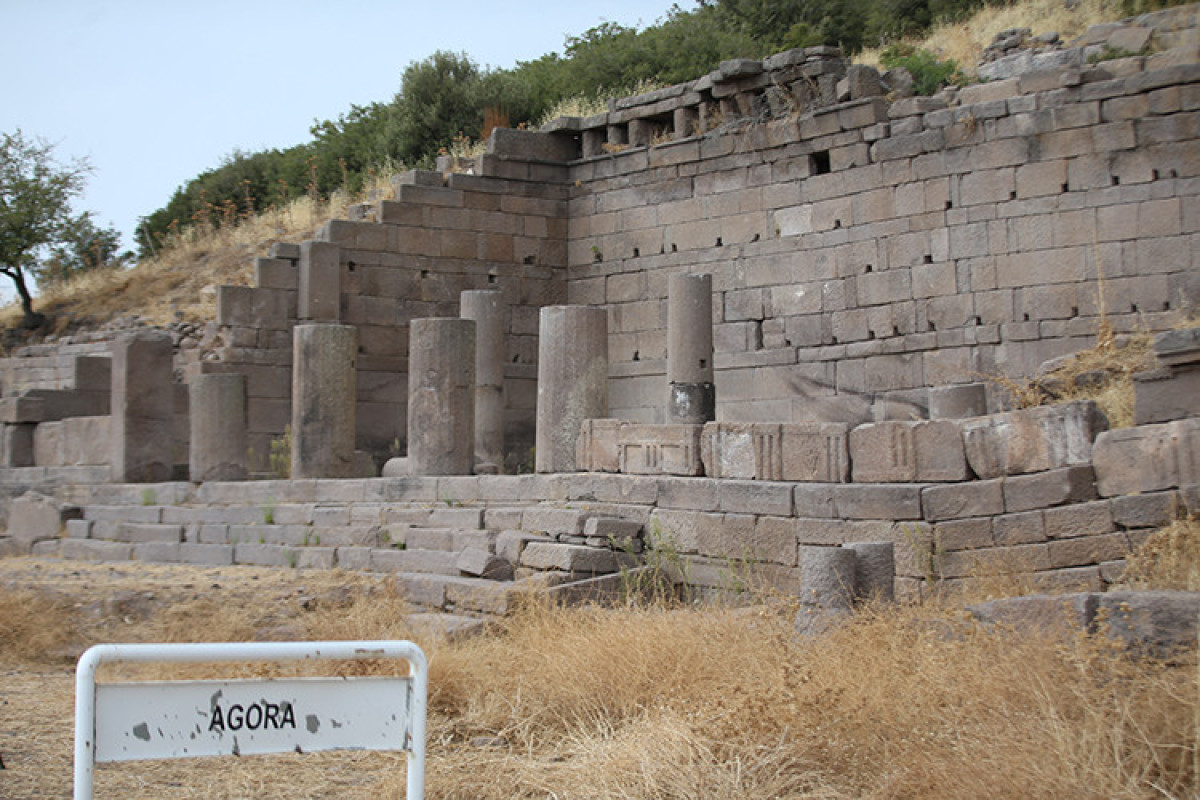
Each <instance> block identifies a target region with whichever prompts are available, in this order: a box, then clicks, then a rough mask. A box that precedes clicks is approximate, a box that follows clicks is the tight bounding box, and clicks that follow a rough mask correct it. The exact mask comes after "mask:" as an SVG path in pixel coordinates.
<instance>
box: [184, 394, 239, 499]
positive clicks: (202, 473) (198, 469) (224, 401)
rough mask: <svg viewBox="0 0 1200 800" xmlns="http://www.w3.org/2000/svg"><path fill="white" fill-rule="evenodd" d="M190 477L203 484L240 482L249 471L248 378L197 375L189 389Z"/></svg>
mask: <svg viewBox="0 0 1200 800" xmlns="http://www.w3.org/2000/svg"><path fill="white" fill-rule="evenodd" d="M188 410H189V414H188V416H189V419H190V421H191V439H190V442H189V447H188V457H189V459H190V461H189V469H188V472H189V475H190V477H191V479H192V480H193V481H195V482H197V483H200V482H203V481H240V480H245V478H246V475H247V474H248V472H249V461H250V460H249V454H248V452H247V450H246V420H247V417H246V377H245V376H244V375H237V374H233V373H210V374H205V375H197V376H196V377H195V379H194V380H193V381H192V383H191V385H190V387H189V401H188Z"/></svg>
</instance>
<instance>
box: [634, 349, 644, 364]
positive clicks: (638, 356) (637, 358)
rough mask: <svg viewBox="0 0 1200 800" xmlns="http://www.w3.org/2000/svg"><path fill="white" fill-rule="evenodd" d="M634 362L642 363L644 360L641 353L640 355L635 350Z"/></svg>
mask: <svg viewBox="0 0 1200 800" xmlns="http://www.w3.org/2000/svg"><path fill="white" fill-rule="evenodd" d="M633 360H634V361H641V360H642V355H641V353H639V352H638V351H637V350H634V351H633Z"/></svg>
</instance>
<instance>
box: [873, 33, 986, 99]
mask: <svg viewBox="0 0 1200 800" xmlns="http://www.w3.org/2000/svg"><path fill="white" fill-rule="evenodd" d="M879 63H880V64H882V65H883V66H884V67H886V68H887V69H896V68H898V67H903V68H905V69H907V70H908V71H909V72H910V73H912V76H913V91H914V92H916V93H917V94H919V95H931V94H933V93H934V92H936V91H937V90H938V89H941V88H942V87H943V86H961V85H962V84H964V83H965V82H966V77H965V76H964V75H963V74H962V71H961V70H960V69H959V68H958V64H956V63H955V62H954V61H952V60H950V59H946V60H945V61H943V60H941V59H939V58H938V57H937V55H936V54H934V53H931V52H930V51H928V50H918V49H917V48H916V47H914V46H913V45H910V44H894V45H890V46H889V47H886V48H884V50H883V52H882V53H880V54H879Z"/></svg>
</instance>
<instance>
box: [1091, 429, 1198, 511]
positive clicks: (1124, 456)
mask: <svg viewBox="0 0 1200 800" xmlns="http://www.w3.org/2000/svg"><path fill="white" fill-rule="evenodd" d="M1093 457H1094V465H1095V470H1096V487H1097V489H1098V490H1099V492H1100V495H1101V496H1102V497H1116V496H1119V495H1126V494H1139V493H1144V492H1157V491H1162V490H1164V489H1173V488H1176V487H1179V486H1188V485H1191V484H1195V483H1200V419H1187V420H1177V421H1175V422H1168V423H1162V424H1159V425H1142V426H1139V427H1136V428H1123V429H1121V430H1115V431H1107V432H1105V433H1102V434H1100V436H1098V437H1097V438H1096V445H1095V447H1094V448H1093Z"/></svg>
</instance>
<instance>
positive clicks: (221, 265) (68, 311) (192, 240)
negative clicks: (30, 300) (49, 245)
mask: <svg viewBox="0 0 1200 800" xmlns="http://www.w3.org/2000/svg"><path fill="white" fill-rule="evenodd" d="M391 177H392V176H391V175H385V174H380V175H378V176H376V177H375V179H374V181H373V183H372V184H371V185H369V186H368V187H367V188H366V189H364V191H363V193H361V194H360V195H357V196H354V197H351V196H350V195H348V194H346V193H345V192H340V191H339V192H335V193H334V194H333V195H332V196H331V197H329V198H328V199H320V198H313V197H310V196H307V195H306V196H302V197H299V198H297V199H296V200H293V201H292V202H291V203H289V204H288V205H286V206H284V207H279V208H273V209H270V210H268V211H266V212H264V213H262V214H257V215H253V216H238V217H233V218H228V219H224V220H223V221H222V224H220V225H214V224H213V223H212V221H204V220H202V221H201V222H200V223H198V224H197V225H195V226H194V227H191V228H188V229H185V230H183V231H181V232H179V233H177V234H174V235H172V236H169V237H168V238H167V239H166V241H164V242H161V243H160V244H159V246H158V248H157V252H156V255H155V256H154V257H151V258H147V259H143V260H142V261H140V262H139V263H138V264H137V265H136V266H134V267H133V268H131V269H128V270H119V271H113V270H101V271H97V272H91V273H84V274H83V275H80V276H79V277H77V278H74V279H72V280H69V281H66V282H64V283H61V284H56V285H53V286H50V287H48V288H46V289H45V290H44V291H42V292H40V294H39V296H38V298H37V299H36V300H35V303H34V307H35V308H37V309H38V310H40V311H43V312H45V313H47V314H48V315H49V316H51V317H52V318H53V320H54V323H55V324H56V326H57V327H56V329H55V331H54V332H56V333H64V332H67V331H69V330H74V329H78V328H85V327H89V326H97V325H101V324H104V323H106V322H109V321H110V320H113V319H116V318H121V317H129V316H136V317H138V318H140V319H142V320H144V321H146V322H147V323H149V324H152V325H166V324H168V323H171V322H176V321H180V320H186V321H189V322H206V321H208V320H211V319H213V318H214V317H215V316H216V302H217V294H216V288H217V286H222V285H228V286H249V285H252V284H253V281H254V259H255V258H257V257H261V256H265V255H266V254H267V250H268V248H269V247H270V246H271V245H272V244H274V243H275V242H300V241H303V240H305V239H311V238H313V236H314V235H315V234H316V232H317V231H318V230H319V229H320V227H321V226H322V225H324V224H325V222H327V221H328V220H330V219H337V218H344V217H345V215H346V209H347V207H348V206H349V205H351V204H352V203H355V202H359V201H361V200H362V199H364V198H365V197H372V198H376V199H379V198H383V199H386V198H388V197H391V191H392V189H391ZM215 216H216V215H214V217H213V219H215ZM20 316H21V312H20V308H19V307H17V306H16V305H15V304H14V305H10V306H7V307H5V308H3V309H0V326H2V327H9V328H11V327H13V326H14V325H16V324H17V322H18V321H19V320H20Z"/></svg>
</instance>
